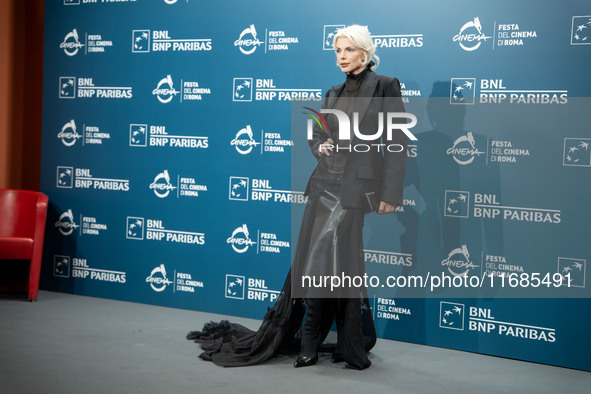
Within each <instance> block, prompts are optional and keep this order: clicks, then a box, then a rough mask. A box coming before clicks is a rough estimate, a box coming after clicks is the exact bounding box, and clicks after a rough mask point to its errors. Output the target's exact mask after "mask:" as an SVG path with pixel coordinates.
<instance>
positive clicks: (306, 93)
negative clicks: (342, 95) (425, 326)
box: [232, 78, 322, 102]
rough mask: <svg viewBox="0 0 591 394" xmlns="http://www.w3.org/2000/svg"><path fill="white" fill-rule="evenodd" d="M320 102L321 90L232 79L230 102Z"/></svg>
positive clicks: (267, 81)
mask: <svg viewBox="0 0 591 394" xmlns="http://www.w3.org/2000/svg"><path fill="white" fill-rule="evenodd" d="M253 97H254V100H255V101H321V100H322V89H300V88H278V87H277V86H276V85H275V81H274V80H273V79H260V78H234V79H233V89H232V101H238V102H252V100H253Z"/></svg>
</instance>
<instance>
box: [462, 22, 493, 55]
mask: <svg viewBox="0 0 591 394" xmlns="http://www.w3.org/2000/svg"><path fill="white" fill-rule="evenodd" d="M489 38H492V36H487V35H485V34H484V33H483V31H482V25H481V23H480V19H479V18H478V17H475V18H474V19H473V20H471V21H468V22H466V23H464V24H463V25H462V27H461V28H460V31H459V33H458V34H456V35H455V36H453V41H454V42H457V43H458V44H459V45H460V48H462V49H463V50H464V51H468V52H472V51H475V50H477V49H478V48H480V46H481V45H482V43H483V42H486V40H488V39H489Z"/></svg>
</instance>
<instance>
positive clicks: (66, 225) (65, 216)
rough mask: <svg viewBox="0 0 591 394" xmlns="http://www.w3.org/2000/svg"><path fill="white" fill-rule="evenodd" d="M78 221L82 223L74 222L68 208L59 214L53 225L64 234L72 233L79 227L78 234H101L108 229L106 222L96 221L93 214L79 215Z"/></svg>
mask: <svg viewBox="0 0 591 394" xmlns="http://www.w3.org/2000/svg"><path fill="white" fill-rule="evenodd" d="M78 223H81V224H82V225H81V226H80V225H78V224H76V221H75V219H74V214H73V213H72V210H71V209H68V210H67V211H66V212H64V213H62V214H61V215H60V217H59V219H58V221H57V222H56V223H55V227H57V229H58V230H59V232H60V233H61V234H62V235H64V236H68V235H72V234H73V233H74V230H76V229H80V231H79V233H78V235H102V233H103V232H105V231H107V230H108V227H107V225H106V224H103V223H100V222H98V221H97V219H96V218H95V217H93V216H85V215H80V220H79V222H78Z"/></svg>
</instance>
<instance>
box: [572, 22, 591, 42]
mask: <svg viewBox="0 0 591 394" xmlns="http://www.w3.org/2000/svg"><path fill="white" fill-rule="evenodd" d="M570 44H571V45H589V44H591V15H587V16H573V21H572V26H571V33H570Z"/></svg>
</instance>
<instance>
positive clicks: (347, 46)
mask: <svg viewBox="0 0 591 394" xmlns="http://www.w3.org/2000/svg"><path fill="white" fill-rule="evenodd" d="M335 53H336V55H337V64H338V66H339V67H340V68H341V71H342V72H344V73H353V74H359V73H360V72H361V71H363V70H364V69H365V66H364V65H363V64H362V62H363V60H365V52H364V51H363V50H362V49H359V48H357V47H356V46H355V44H353V42H352V41H351V40H349V39H348V38H346V37H341V38H339V39H338V40H337V42H336V44H335Z"/></svg>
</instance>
